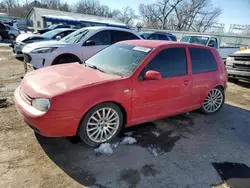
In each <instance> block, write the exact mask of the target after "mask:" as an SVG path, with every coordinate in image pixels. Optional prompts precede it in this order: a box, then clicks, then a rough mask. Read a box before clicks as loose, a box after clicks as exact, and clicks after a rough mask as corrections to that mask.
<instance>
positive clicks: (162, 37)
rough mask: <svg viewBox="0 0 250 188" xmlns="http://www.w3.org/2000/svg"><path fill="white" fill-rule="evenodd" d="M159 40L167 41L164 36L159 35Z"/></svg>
mask: <svg viewBox="0 0 250 188" xmlns="http://www.w3.org/2000/svg"><path fill="white" fill-rule="evenodd" d="M159 40H168V37H167V36H166V35H162V34H159Z"/></svg>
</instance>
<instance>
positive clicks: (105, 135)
mask: <svg viewBox="0 0 250 188" xmlns="http://www.w3.org/2000/svg"><path fill="white" fill-rule="evenodd" d="M103 133H104V139H105V140H106V139H107V138H108V135H107V132H106V129H104V130H103Z"/></svg>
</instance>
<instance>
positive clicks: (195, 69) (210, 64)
mask: <svg viewBox="0 0 250 188" xmlns="http://www.w3.org/2000/svg"><path fill="white" fill-rule="evenodd" d="M189 51H190V55H191V61H192V73H193V74H198V73H203V72H212V71H216V70H217V63H216V60H215V58H214V56H213V54H212V52H211V51H210V50H208V49H201V48H189Z"/></svg>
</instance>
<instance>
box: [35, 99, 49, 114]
mask: <svg viewBox="0 0 250 188" xmlns="http://www.w3.org/2000/svg"><path fill="white" fill-rule="evenodd" d="M32 106H33V107H34V108H36V109H37V110H40V111H43V112H47V111H48V110H49V108H50V101H49V99H43V98H39V99H33V100H32Z"/></svg>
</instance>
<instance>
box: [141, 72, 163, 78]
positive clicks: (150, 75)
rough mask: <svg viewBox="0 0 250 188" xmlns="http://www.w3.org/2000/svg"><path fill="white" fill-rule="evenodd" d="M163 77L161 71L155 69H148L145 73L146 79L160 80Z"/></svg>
mask: <svg viewBox="0 0 250 188" xmlns="http://www.w3.org/2000/svg"><path fill="white" fill-rule="evenodd" d="M161 78H162V76H161V73H159V72H157V71H153V70H149V71H147V72H146V74H145V75H144V80H160V79H161Z"/></svg>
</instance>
